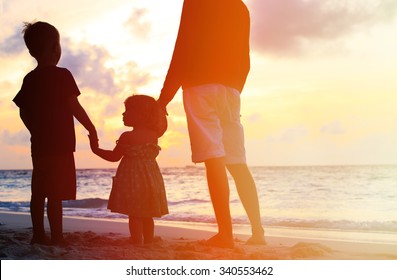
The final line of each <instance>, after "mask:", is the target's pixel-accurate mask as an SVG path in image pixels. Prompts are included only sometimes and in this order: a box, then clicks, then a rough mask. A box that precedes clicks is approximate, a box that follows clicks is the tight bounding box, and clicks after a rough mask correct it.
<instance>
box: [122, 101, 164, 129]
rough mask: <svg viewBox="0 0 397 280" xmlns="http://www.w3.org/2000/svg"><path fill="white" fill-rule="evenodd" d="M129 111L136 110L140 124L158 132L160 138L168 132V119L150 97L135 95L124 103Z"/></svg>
mask: <svg viewBox="0 0 397 280" xmlns="http://www.w3.org/2000/svg"><path fill="white" fill-rule="evenodd" d="M124 105H125V108H126V109H127V110H136V111H137V112H138V114H139V118H140V124H141V125H142V126H143V127H146V128H148V129H151V130H154V131H156V132H157V135H158V137H160V136H162V135H163V134H164V133H165V131H166V130H167V118H166V115H165V112H163V110H161V108H160V106H159V104H158V103H157V101H156V100H155V99H154V98H153V97H151V96H148V95H141V94H135V95H132V96H130V97H128V98H127V99H126V100H125V101H124Z"/></svg>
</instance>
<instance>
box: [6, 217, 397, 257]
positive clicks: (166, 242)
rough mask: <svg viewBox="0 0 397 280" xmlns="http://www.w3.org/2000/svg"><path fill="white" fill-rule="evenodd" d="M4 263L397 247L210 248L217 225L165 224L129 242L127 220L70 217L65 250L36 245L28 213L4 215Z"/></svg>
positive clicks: (310, 241)
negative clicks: (141, 241)
mask: <svg viewBox="0 0 397 280" xmlns="http://www.w3.org/2000/svg"><path fill="white" fill-rule="evenodd" d="M0 223H1V225H0V259H1V260H397V244H395V243H394V244H393V243H389V244H388V243H384V242H383V243H382V242H357V241H354V240H353V239H351V238H350V239H349V238H346V239H345V240H343V239H339V240H337V239H333V240H332V239H329V238H321V237H316V238H314V237H305V238H302V237H296V236H295V235H294V234H293V231H289V232H290V235H291V236H290V237H288V231H287V234H285V233H284V234H283V235H282V236H277V234H272V235H267V237H266V240H267V245H265V246H263V245H262V246H252V245H246V244H245V241H246V240H247V239H248V237H249V236H248V235H245V234H235V239H236V242H235V244H236V245H235V248H233V249H221V248H213V247H208V246H206V245H205V244H204V240H206V239H207V238H209V237H210V236H212V235H213V234H214V232H213V229H211V227H204V226H201V227H200V226H189V225H180V224H174V223H167V222H162V223H161V224H158V223H157V224H156V229H155V236H156V237H155V242H154V244H153V245H151V246H149V247H148V246H136V245H132V244H130V242H129V233H128V226H127V223H126V222H124V221H112V220H100V219H86V218H74V217H64V237H65V241H66V244H64V245H62V246H46V245H37V244H35V245H30V244H29V242H30V239H31V222H30V216H29V214H26V213H12V212H0Z"/></svg>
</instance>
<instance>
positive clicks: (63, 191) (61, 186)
mask: <svg viewBox="0 0 397 280" xmlns="http://www.w3.org/2000/svg"><path fill="white" fill-rule="evenodd" d="M32 161H33V173H32V186H31V187H32V196H39V197H47V198H52V199H61V200H69V199H76V168H75V163H74V155H73V152H70V153H65V154H61V155H46V156H33V157H32Z"/></svg>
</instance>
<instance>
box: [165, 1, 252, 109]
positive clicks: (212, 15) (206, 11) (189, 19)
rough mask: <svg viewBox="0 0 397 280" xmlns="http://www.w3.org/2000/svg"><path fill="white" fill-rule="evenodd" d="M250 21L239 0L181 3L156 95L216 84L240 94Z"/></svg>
mask: <svg viewBox="0 0 397 280" xmlns="http://www.w3.org/2000/svg"><path fill="white" fill-rule="evenodd" d="M249 36H250V17H249V12H248V9H247V7H246V6H245V4H244V3H243V2H242V1H241V0H185V1H184V4H183V8H182V15H181V20H180V25H179V31H178V36H177V39H176V43H175V48H174V53H173V56H172V60H171V63H170V66H169V69H168V73H167V76H166V79H165V81H164V85H163V88H162V90H161V94H160V98H159V99H160V101H161V102H162V103H163V104H168V103H169V102H170V101H171V100H172V98H173V97H174V96H175V94H176V92H177V91H178V89H179V88H180V87H182V88H188V87H192V86H197V85H203V84H210V83H220V84H223V85H226V86H229V87H233V88H235V89H237V90H238V91H240V92H241V91H242V90H243V87H244V84H245V81H246V78H247V75H248V72H249V69H250V57H249Z"/></svg>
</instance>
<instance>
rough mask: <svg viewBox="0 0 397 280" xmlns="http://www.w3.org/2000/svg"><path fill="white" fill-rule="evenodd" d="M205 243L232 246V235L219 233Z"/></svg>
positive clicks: (216, 245)
mask: <svg viewBox="0 0 397 280" xmlns="http://www.w3.org/2000/svg"><path fill="white" fill-rule="evenodd" d="M205 245H207V246H211V247H218V248H230V249H232V248H234V241H233V236H222V235H220V234H219V233H218V234H216V235H214V236H213V237H211V238H210V239H208V240H207V241H206V242H205Z"/></svg>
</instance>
